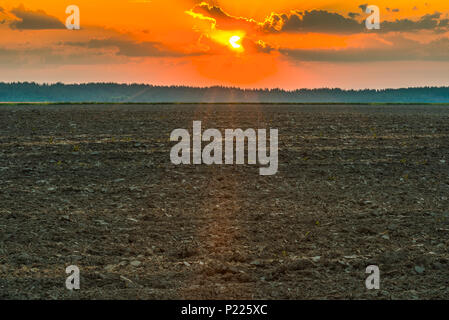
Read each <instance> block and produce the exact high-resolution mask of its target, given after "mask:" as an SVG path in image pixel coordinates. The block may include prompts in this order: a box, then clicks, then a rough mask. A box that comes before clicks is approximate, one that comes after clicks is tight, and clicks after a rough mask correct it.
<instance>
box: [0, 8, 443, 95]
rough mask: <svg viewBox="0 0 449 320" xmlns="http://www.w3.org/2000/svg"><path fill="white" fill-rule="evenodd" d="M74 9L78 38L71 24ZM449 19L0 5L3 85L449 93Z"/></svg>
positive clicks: (390, 12)
mask: <svg viewBox="0 0 449 320" xmlns="http://www.w3.org/2000/svg"><path fill="white" fill-rule="evenodd" d="M68 5H77V6H79V8H80V11H81V30H67V29H66V28H65V20H66V18H67V16H68V15H67V14H66V13H65V9H66V7H67V6H68ZM366 5H377V6H378V7H379V8H380V10H381V29H380V30H371V31H368V30H366V28H365V19H366V18H367V16H368V14H366V13H365V11H364V10H362V9H363V8H364V7H365V6H366ZM448 13H449V2H447V1H442V0H438V1H428V0H427V1H413V0H412V1H409V0H408V1H406V0H400V1H386V0H374V1H373V2H364V1H342V0H340V1H337V2H336V1H329V0H317V1H294V0H275V1H274V0H273V1H272V0H264V1H261V0H246V1H241V0H226V1H208V2H201V1H190V0H178V1H173V0H150V1H145V0H97V1H92V0H73V1H61V0H26V1H16V0H0V81H5V82H12V81H37V82H66V83H76V82H120V83H122V82H126V83H131V82H139V83H148V84H155V85H192V86H209V85H231V86H240V87H251V88H252V87H270V88H272V87H281V88H285V89H295V88H315V87H341V88H385V87H404V86H424V85H431V86H443V85H445V86H447V85H449V15H448ZM230 39H232V41H230Z"/></svg>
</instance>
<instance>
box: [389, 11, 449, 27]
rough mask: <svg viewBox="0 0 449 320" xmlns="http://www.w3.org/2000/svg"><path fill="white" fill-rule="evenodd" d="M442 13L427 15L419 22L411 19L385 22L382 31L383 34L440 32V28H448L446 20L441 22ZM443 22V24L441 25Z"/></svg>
mask: <svg viewBox="0 0 449 320" xmlns="http://www.w3.org/2000/svg"><path fill="white" fill-rule="evenodd" d="M440 18H441V13H439V12H435V13H434V14H426V15H424V16H422V17H421V18H420V19H419V20H418V21H413V20H409V19H397V20H396V21H383V22H382V23H381V30H382V31H383V32H390V31H404V32H411V31H419V30H435V31H439V30H438V29H439V28H442V27H446V26H447V25H446V24H445V23H446V22H445V20H441V21H440ZM441 22H443V23H442V24H441Z"/></svg>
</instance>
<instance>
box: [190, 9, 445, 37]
mask: <svg viewBox="0 0 449 320" xmlns="http://www.w3.org/2000/svg"><path fill="white" fill-rule="evenodd" d="M367 6H368V5H367V4H361V5H360V6H359V8H360V9H362V11H363V14H364V15H366V13H365V11H366V8H367ZM388 10H390V11H392V12H398V11H399V9H388ZM192 12H195V13H200V14H203V15H204V16H207V17H210V18H213V19H214V20H216V22H217V27H218V28H220V29H236V28H240V29H244V30H246V31H248V32H249V31H250V30H251V31H263V32H269V33H279V32H289V33H293V32H298V33H299V32H322V33H361V32H376V33H379V32H383V33H385V32H392V31H396V32H414V31H419V30H432V29H434V30H435V32H442V30H441V29H442V28H447V27H449V25H448V23H447V21H446V19H444V20H443V19H441V13H438V12H435V13H434V14H427V15H424V16H422V17H421V18H420V19H419V20H410V19H397V20H395V21H382V22H381V29H380V30H375V31H370V30H367V29H366V26H365V20H364V19H363V17H364V15H361V14H359V13H354V12H350V13H349V14H348V16H344V15H341V14H339V13H335V12H329V11H326V10H311V11H299V10H295V11H291V12H289V13H272V14H271V15H270V16H269V17H267V18H266V19H265V21H263V22H258V21H255V20H254V19H249V18H244V17H235V16H232V15H230V14H228V13H227V12H225V11H224V10H223V9H222V8H220V7H217V6H212V5H209V4H207V3H205V2H202V3H201V4H198V5H197V6H195V7H194V8H193V9H192Z"/></svg>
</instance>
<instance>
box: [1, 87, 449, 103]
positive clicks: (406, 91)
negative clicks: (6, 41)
mask: <svg viewBox="0 0 449 320" xmlns="http://www.w3.org/2000/svg"><path fill="white" fill-rule="evenodd" d="M0 101H1V102H272V103H276V102H278V103H295V102H298V103H301V102H336V103H339V102H341V103H449V87H420V88H403V89H382V90H373V89H365V90H342V89H331V88H323V89H299V90H294V91H286V90H282V89H240V88H233V87H219V86H215V87H207V88H197V87H186V86H170V87H168V86H152V85H146V84H117V83H86V84H62V83H56V84H38V83H34V82H14V83H0Z"/></svg>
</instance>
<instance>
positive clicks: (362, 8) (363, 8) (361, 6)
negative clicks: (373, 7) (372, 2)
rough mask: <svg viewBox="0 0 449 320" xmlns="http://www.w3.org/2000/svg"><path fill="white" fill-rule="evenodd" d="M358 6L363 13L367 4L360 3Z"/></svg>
mask: <svg viewBox="0 0 449 320" xmlns="http://www.w3.org/2000/svg"><path fill="white" fill-rule="evenodd" d="M359 8H360V9H361V10H362V11H363V13H365V12H366V8H368V4H361V5H359Z"/></svg>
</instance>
